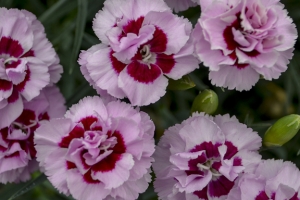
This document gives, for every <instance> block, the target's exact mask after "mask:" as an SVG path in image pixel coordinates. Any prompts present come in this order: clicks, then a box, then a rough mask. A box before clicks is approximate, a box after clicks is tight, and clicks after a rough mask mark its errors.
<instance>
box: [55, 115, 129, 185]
mask: <svg viewBox="0 0 300 200" xmlns="http://www.w3.org/2000/svg"><path fill="white" fill-rule="evenodd" d="M97 124H98V118H97V117H94V116H89V117H85V118H83V119H81V120H80V121H79V122H78V124H77V126H75V127H74V128H73V130H72V131H71V132H70V133H69V135H68V136H66V137H64V138H62V140H61V142H60V143H59V146H60V147H62V148H69V146H70V144H71V142H72V141H73V140H74V139H78V138H81V139H82V140H84V141H85V142H86V143H89V145H90V146H89V147H86V146H84V145H83V146H81V147H83V148H82V151H81V153H80V160H81V163H80V165H82V166H83V167H84V169H86V170H87V172H86V173H84V174H83V175H82V176H83V179H84V180H85V181H86V182H87V183H99V182H100V181H98V180H96V179H93V177H92V173H96V172H108V171H111V170H113V169H115V166H116V163H117V161H118V160H120V159H121V157H122V154H123V153H125V152H126V146H125V143H124V140H123V137H122V135H121V133H120V132H119V131H118V130H114V131H111V130H109V131H107V132H103V131H102V126H100V125H97ZM97 137H101V142H99V144H97V145H96V146H93V145H95V144H96V143H95V142H93V141H99V140H95V139H96V138H97ZM81 147H79V148H81ZM90 149H93V150H98V152H97V154H96V155H93V156H96V157H97V156H101V155H105V154H106V153H107V152H111V153H109V155H107V156H105V157H104V158H103V159H101V160H100V161H99V162H95V163H93V164H90V161H88V158H87V157H91V155H90V154H89V150H90ZM66 166H67V169H74V168H77V167H78V166H77V165H76V163H75V161H73V162H72V161H69V160H68V161H66Z"/></svg>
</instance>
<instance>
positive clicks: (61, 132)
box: [35, 96, 154, 200]
mask: <svg viewBox="0 0 300 200" xmlns="http://www.w3.org/2000/svg"><path fill="white" fill-rule="evenodd" d="M153 134H154V124H153V122H152V121H151V120H150V118H149V116H148V115H147V114H145V113H143V112H138V111H137V110H135V109H134V108H132V107H131V106H130V105H129V104H126V103H122V102H120V101H111V102H103V101H102V99H101V98H100V97H96V96H95V97H87V98H84V99H83V100H81V101H80V102H79V103H78V104H76V105H73V106H72V107H71V108H70V110H69V111H67V113H66V114H65V118H61V119H53V120H50V121H49V122H46V123H44V124H43V125H42V126H41V127H40V128H38V129H37V130H36V134H35V143H36V150H37V160H38V161H39V162H40V165H41V166H42V167H43V168H44V169H45V173H46V175H47V176H48V178H49V180H50V182H51V183H52V184H53V185H54V186H55V187H56V188H57V189H58V190H59V191H60V192H63V193H65V194H71V195H72V196H73V197H74V198H75V199H78V200H94V199H95V198H97V199H112V198H114V199H128V200H132V199H137V198H138V194H139V193H141V192H144V191H145V190H146V189H147V187H148V182H149V181H151V177H150V174H149V172H150V166H151V162H152V161H153V158H151V157H150V156H151V155H152V154H153V152H154V139H153Z"/></svg>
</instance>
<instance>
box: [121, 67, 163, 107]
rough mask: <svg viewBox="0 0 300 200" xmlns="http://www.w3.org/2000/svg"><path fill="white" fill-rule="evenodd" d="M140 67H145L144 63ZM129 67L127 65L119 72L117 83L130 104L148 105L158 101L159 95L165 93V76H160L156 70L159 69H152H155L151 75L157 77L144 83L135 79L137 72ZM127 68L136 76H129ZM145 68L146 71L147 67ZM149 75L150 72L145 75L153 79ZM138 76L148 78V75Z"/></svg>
mask: <svg viewBox="0 0 300 200" xmlns="http://www.w3.org/2000/svg"><path fill="white" fill-rule="evenodd" d="M141 67H143V68H146V66H145V65H143V66H141ZM152 68H153V65H152ZM130 69H131V68H129V69H128V67H127V68H126V69H125V70H123V71H122V72H121V73H120V76H119V80H118V85H119V87H120V88H122V89H123V91H124V92H125V94H126V96H127V97H128V99H129V100H130V102H131V104H132V105H149V104H150V103H154V102H156V101H158V100H159V99H160V97H162V96H163V95H164V94H165V93H166V87H167V85H168V80H167V78H165V77H164V76H162V74H161V72H159V71H158V70H159V69H153V70H156V71H155V72H153V77H157V78H156V79H154V80H152V81H149V82H146V83H143V82H138V81H136V80H135V78H136V77H137V76H138V73H136V71H133V69H132V70H130ZM128 70H130V73H135V74H134V75H135V76H136V77H132V76H130V75H129V74H128ZM145 70H146V71H148V70H147V69H145ZM149 71H150V70H149ZM157 74H159V75H157ZM151 75H152V74H147V76H149V77H150V78H149V79H153V77H151ZM145 76H146V74H145ZM140 78H141V79H144V80H148V77H142V76H140ZM149 94H151V95H149Z"/></svg>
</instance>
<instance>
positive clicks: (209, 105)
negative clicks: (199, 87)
mask: <svg viewBox="0 0 300 200" xmlns="http://www.w3.org/2000/svg"><path fill="white" fill-rule="evenodd" d="M218 104H219V99H218V95H217V94H216V93H215V92H214V91H213V90H204V91H203V92H200V93H199V94H198V96H197V97H196V98H195V99H194V102H193V105H192V109H191V111H192V112H205V113H207V114H213V113H214V112H215V111H216V110H217V108H218Z"/></svg>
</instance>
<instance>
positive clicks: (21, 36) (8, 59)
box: [0, 8, 62, 128]
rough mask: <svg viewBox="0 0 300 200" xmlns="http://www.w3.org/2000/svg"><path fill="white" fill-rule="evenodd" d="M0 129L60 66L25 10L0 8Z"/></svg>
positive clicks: (55, 76) (51, 80)
mask: <svg viewBox="0 0 300 200" xmlns="http://www.w3.org/2000/svg"><path fill="white" fill-rule="evenodd" d="M0 27H1V34H0V128H4V127H6V126H9V125H10V124H11V123H12V122H13V121H14V120H15V119H16V118H17V117H19V115H20V114H21V113H22V111H23V99H26V100H27V101H30V100H31V99H33V98H34V97H36V96H38V95H39V93H40V90H41V89H43V88H44V87H45V86H46V85H48V84H49V83H50V84H51V83H55V82H57V81H58V80H59V78H60V74H61V73H62V66H61V65H59V59H58V56H57V55H56V53H55V51H54V49H53V47H52V45H51V43H50V42H49V41H48V39H47V38H46V35H45V31H44V27H43V25H42V24H41V23H40V22H39V21H38V20H37V19H36V17H35V16H34V15H33V14H32V13H29V12H27V11H25V10H17V9H9V10H8V9H6V8H0Z"/></svg>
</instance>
